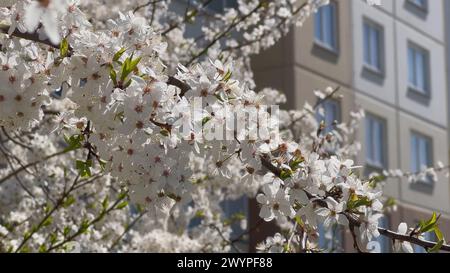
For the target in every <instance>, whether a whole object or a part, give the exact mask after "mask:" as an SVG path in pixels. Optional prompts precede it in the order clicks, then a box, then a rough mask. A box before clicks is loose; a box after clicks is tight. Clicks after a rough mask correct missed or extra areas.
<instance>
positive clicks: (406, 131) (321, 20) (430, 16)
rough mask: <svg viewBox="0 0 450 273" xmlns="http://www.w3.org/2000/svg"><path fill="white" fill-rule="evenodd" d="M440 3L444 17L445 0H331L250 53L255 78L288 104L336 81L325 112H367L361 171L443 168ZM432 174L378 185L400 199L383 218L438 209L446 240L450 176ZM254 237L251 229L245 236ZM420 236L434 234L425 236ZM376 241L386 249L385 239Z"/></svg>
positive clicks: (392, 220) (345, 237) (345, 242)
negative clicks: (336, 95) (371, 1)
mask: <svg viewBox="0 0 450 273" xmlns="http://www.w3.org/2000/svg"><path fill="white" fill-rule="evenodd" d="M445 10H447V11H449V13H448V14H450V1H449V0H433V1H430V0H397V1H384V0H382V1H381V5H380V6H369V5H367V3H366V1H365V0H351V1H336V0H334V1H333V0H332V1H331V4H330V5H329V6H325V7H322V8H321V9H320V10H319V11H318V12H317V13H316V14H315V15H314V16H313V18H311V19H309V20H307V22H306V23H305V24H304V26H302V27H299V28H295V29H292V31H291V32H290V33H289V35H288V36H287V37H286V38H284V39H283V40H282V41H281V42H279V43H278V44H277V45H276V46H275V47H273V48H271V49H269V50H268V51H266V52H263V53H262V54H261V55H259V56H258V57H256V58H255V59H254V61H253V68H254V71H255V77H256V83H257V85H258V87H259V88H262V87H266V86H271V87H274V88H278V89H279V90H281V91H283V92H284V93H285V94H286V95H287V97H288V102H289V105H288V106H287V107H290V108H301V107H302V106H303V104H304V102H306V101H308V102H310V103H311V104H314V103H315V100H316V99H315V98H314V96H313V93H312V90H314V89H324V88H326V87H328V86H331V87H337V86H340V91H339V92H340V94H342V95H343V99H342V100H340V101H333V102H332V103H333V106H332V107H325V109H328V108H329V109H334V110H333V111H331V112H332V113H331V115H334V117H333V118H334V119H336V120H340V121H346V120H347V119H348V113H349V112H350V111H351V110H355V109H356V108H359V107H362V108H363V109H364V110H365V112H366V118H365V121H364V122H363V123H362V124H361V126H360V130H359V132H358V135H357V137H358V139H359V141H360V142H361V143H362V151H361V153H359V155H358V156H357V158H356V159H355V160H356V161H357V163H358V164H360V165H364V166H365V173H366V174H368V173H370V172H373V171H381V170H386V169H401V170H403V171H409V172H412V173H415V172H418V171H420V170H422V169H423V168H424V167H430V166H436V165H437V164H438V162H441V163H442V164H443V165H445V166H447V165H448V157H449V153H448V151H449V149H448V146H449V133H448V128H449V126H448V95H447V94H448V83H447V77H448V76H449V75H450V73H449V72H448V69H447V66H448V63H450V62H449V61H450V58H449V57H448V56H449V55H450V54H447V48H448V47H447V45H448V41H450V38H449V37H450V35H448V33H450V22H446V20H449V21H450V19H448V18H446V17H445V13H444V12H445ZM446 26H447V27H446ZM446 32H448V33H447V34H446ZM446 60H447V62H446ZM336 109H338V110H336ZM438 177H439V179H438V181H437V182H433V181H432V179H429V178H428V177H427V178H426V179H423V181H420V182H417V183H413V184H411V183H409V182H408V180H407V179H406V178H403V179H399V178H395V179H389V180H388V181H387V182H386V186H385V191H384V192H385V195H386V197H387V198H388V197H391V198H394V199H395V200H397V210H396V211H393V212H391V213H389V214H387V216H386V217H385V218H384V219H382V220H381V222H380V224H381V225H382V226H385V227H387V228H390V229H394V230H396V229H397V226H398V224H399V223H400V222H407V223H408V224H409V225H412V224H414V223H416V222H418V221H419V220H423V219H428V218H429V217H430V216H431V214H432V213H433V212H438V213H440V214H442V216H441V228H442V229H443V232H444V233H445V234H446V235H447V236H446V237H447V238H450V220H449V219H450V187H449V179H448V178H447V177H446V175H445V174H443V173H441V174H438ZM255 210H256V209H255ZM252 214H253V213H252ZM253 218H255V217H251V219H253ZM255 220H256V219H253V221H255ZM250 222H252V221H250ZM250 226H251V223H250ZM261 233H265V232H264V230H262V231H261ZM261 235H262V234H261ZM260 238H261V237H260V236H259V235H258V234H255V236H254V238H253V239H252V240H251V243H252V244H253V243H256V241H258V240H259V239H260ZM341 238H342V240H341V243H342V245H341V250H351V249H352V248H353V247H352V244H353V242H352V239H351V237H350V236H349V234H342V236H341ZM426 239H429V240H433V239H434V238H433V235H432V234H427V235H426ZM321 241H323V242H324V243H326V240H321ZM379 241H380V245H381V249H382V250H383V251H388V249H389V247H388V245H389V244H390V242H389V240H384V239H382V238H380V240H379ZM321 244H322V242H321ZM416 251H424V250H423V249H420V248H417V249H416Z"/></svg>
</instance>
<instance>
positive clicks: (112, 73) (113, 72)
mask: <svg viewBox="0 0 450 273" xmlns="http://www.w3.org/2000/svg"><path fill="white" fill-rule="evenodd" d="M109 77H110V78H111V80H112V81H113V83H114V86H117V73H116V70H114V68H112V67H111V69H110V71H109Z"/></svg>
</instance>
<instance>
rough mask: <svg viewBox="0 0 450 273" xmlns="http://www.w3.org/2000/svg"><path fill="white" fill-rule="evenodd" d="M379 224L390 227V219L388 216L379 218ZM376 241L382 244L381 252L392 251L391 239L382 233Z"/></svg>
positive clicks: (381, 226)
mask: <svg viewBox="0 0 450 273" xmlns="http://www.w3.org/2000/svg"><path fill="white" fill-rule="evenodd" d="M378 226H379V227H380V228H385V229H389V219H388V218H387V217H386V216H383V217H380V219H378ZM376 241H377V242H378V243H379V244H380V253H389V252H391V240H390V239H389V238H388V237H386V236H383V235H380V236H378V238H377V239H376Z"/></svg>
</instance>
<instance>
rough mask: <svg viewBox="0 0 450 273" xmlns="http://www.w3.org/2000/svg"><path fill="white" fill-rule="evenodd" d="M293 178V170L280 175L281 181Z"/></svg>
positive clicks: (282, 172) (284, 171)
mask: <svg viewBox="0 0 450 273" xmlns="http://www.w3.org/2000/svg"><path fill="white" fill-rule="evenodd" d="M291 176H292V171H291V170H282V171H281V175H280V178H281V180H286V179H288V178H289V177H291Z"/></svg>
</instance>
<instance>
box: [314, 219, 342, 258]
mask: <svg viewBox="0 0 450 273" xmlns="http://www.w3.org/2000/svg"><path fill="white" fill-rule="evenodd" d="M318 229H319V230H318V232H319V242H318V243H319V248H320V249H322V250H324V251H325V252H331V253H335V252H342V250H343V238H342V229H341V227H340V226H338V225H332V226H330V227H325V226H324V224H323V223H321V224H319V226H318Z"/></svg>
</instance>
